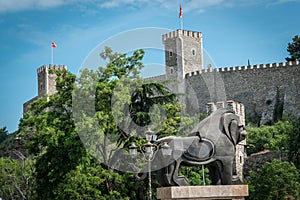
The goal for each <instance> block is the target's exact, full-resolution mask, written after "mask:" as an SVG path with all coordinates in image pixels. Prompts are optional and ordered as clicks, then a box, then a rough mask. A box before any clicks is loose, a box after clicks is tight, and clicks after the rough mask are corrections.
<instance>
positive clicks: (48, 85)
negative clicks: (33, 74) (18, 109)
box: [23, 65, 67, 113]
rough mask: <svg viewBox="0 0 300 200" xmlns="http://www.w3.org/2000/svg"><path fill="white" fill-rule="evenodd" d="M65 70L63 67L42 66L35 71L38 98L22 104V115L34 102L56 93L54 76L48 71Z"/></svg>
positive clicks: (65, 67)
mask: <svg viewBox="0 0 300 200" xmlns="http://www.w3.org/2000/svg"><path fill="white" fill-rule="evenodd" d="M51 69H53V70H62V69H67V66H65V65H58V66H57V65H49V67H48V66H46V65H43V66H41V67H39V68H38V69H37V77H38V96H36V97H34V98H32V99H30V100H29V101H27V102H25V103H24V104H23V113H26V112H27V111H28V106H29V105H30V104H31V103H32V102H33V101H35V100H37V99H39V98H41V97H44V96H45V95H51V94H55V93H56V74H55V73H50V72H49V71H50V70H51Z"/></svg>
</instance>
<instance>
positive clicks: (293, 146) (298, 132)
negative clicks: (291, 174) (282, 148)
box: [286, 116, 300, 170]
mask: <svg viewBox="0 0 300 200" xmlns="http://www.w3.org/2000/svg"><path fill="white" fill-rule="evenodd" d="M286 120H287V121H289V122H290V123H291V124H292V129H291V130H290V131H289V133H288V135H289V140H288V150H289V151H288V153H289V160H290V161H292V162H293V163H294V164H295V165H296V167H297V168H298V169H299V170H300V118H296V117H294V116H288V117H287V119H286Z"/></svg>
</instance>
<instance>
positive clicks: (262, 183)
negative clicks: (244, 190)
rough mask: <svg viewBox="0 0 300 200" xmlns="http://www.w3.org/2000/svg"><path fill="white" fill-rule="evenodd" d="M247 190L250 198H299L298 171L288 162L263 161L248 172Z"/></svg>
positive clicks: (252, 199)
mask: <svg viewBox="0 0 300 200" xmlns="http://www.w3.org/2000/svg"><path fill="white" fill-rule="evenodd" d="M249 191H250V196H249V199H251V200H261V199H295V200H296V199H299V198H300V194H299V191H300V184H299V171H298V170H297V168H296V167H295V165H293V164H292V163H289V162H280V161H278V160H273V161H272V162H271V163H265V164H264V166H263V167H262V168H261V169H260V170H258V171H253V172H251V173H250V183H249Z"/></svg>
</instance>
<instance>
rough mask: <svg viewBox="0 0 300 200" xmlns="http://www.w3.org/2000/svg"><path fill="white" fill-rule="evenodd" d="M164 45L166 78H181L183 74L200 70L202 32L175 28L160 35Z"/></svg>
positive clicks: (201, 61) (201, 62)
mask: <svg viewBox="0 0 300 200" xmlns="http://www.w3.org/2000/svg"><path fill="white" fill-rule="evenodd" d="M162 41H163V44H164V46H165V64H166V78H167V79H169V78H172V79H179V80H181V79H183V78H184V76H185V74H187V73H191V72H195V71H199V70H202V67H203V47H202V33H201V32H195V31H187V30H176V31H172V32H169V33H167V34H165V35H163V36H162Z"/></svg>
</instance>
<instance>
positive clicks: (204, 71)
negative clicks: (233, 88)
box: [185, 61, 300, 77]
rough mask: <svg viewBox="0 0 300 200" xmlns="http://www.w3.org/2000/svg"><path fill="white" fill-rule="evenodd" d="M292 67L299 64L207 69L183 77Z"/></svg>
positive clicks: (285, 63)
mask: <svg viewBox="0 0 300 200" xmlns="http://www.w3.org/2000/svg"><path fill="white" fill-rule="evenodd" d="M294 66H300V62H299V61H289V62H281V63H269V64H257V65H249V66H234V67H225V68H214V69H213V68H209V69H203V70H200V71H195V72H191V73H188V74H186V75H185V77H189V76H194V75H199V74H203V73H210V72H234V71H242V70H255V69H268V68H279V67H294Z"/></svg>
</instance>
